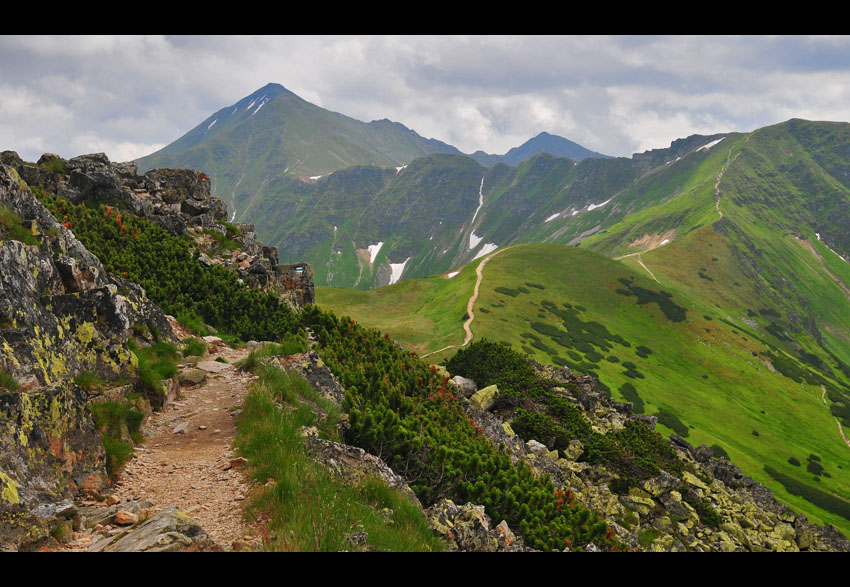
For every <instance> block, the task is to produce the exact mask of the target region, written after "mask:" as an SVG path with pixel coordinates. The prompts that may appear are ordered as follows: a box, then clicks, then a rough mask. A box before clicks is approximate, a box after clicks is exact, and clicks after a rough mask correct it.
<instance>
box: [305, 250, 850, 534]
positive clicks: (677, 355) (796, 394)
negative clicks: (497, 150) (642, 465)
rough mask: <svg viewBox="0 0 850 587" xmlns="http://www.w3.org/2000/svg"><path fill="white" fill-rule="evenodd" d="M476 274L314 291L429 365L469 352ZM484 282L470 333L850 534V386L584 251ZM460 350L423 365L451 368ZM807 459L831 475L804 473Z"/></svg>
mask: <svg viewBox="0 0 850 587" xmlns="http://www.w3.org/2000/svg"><path fill="white" fill-rule="evenodd" d="M714 238H715V239H716V240H715V241H713V242H708V243H706V248H707V249H709V250H710V251H711V250H715V249H719V246H720V243H721V241H722V240H723V237H722V236H721V235H718V234H717V233H715V237H714ZM708 245H711V246H708ZM659 250H661V249H659ZM668 250H671V251H672V250H673V249H672V246H671V247H670V249H668ZM478 263H480V261H476V262H475V263H472V264H470V265H468V266H466V267H464V268H463V270H462V271H461V272H460V273H459V274H458V275H456V276H454V277H452V278H448V277H447V275H444V276H434V277H430V278H426V279H421V280H420V279H414V280H408V281H405V282H402V283H399V284H397V285H393V286H389V287H385V288H378V289H376V290H372V291H368V292H363V291H356V290H350V289H349V290H345V289H335V288H317V303H318V304H320V305H321V306H322V307H327V308H330V309H332V310H334V311H335V312H338V313H343V314H350V315H351V316H352V317H354V318H355V319H356V320H358V321H359V322H361V323H362V324H364V325H369V326H376V327H378V328H379V329H381V330H385V331H387V332H389V333H390V335H391V336H393V337H394V338H396V339H397V340H399V341H400V342H401V343H402V344H405V345H406V346H408V347H409V348H411V349H413V350H416V351H417V352H419V353H420V354H427V353H429V352H433V351H439V350H440V349H442V348H443V347H445V346H447V345H452V344H454V345H459V344H461V343H462V342H463V330H462V323H463V321H464V318H465V316H464V314H465V312H466V300H467V299H468V298H469V296H470V295H471V294H472V290H473V287H474V283H475V266H476V265H477V264H478ZM483 273H484V277H483V280H482V284H481V287H480V294H479V297H478V299H477V301H476V303H475V305H474V315H475V319H474V321H473V323H472V331H473V333H474V335H475V337H476V338H488V339H490V340H494V341H499V342H503V343H505V344H510V345H511V346H513V347H514V348H517V349H521V350H523V351H524V352H526V353H528V354H529V355H531V356H533V357H534V358H536V359H537V360H539V361H541V362H544V363H548V364H555V365H568V366H570V367H571V368H572V369H573V370H575V371H577V372H579V373H584V374H591V375H594V376H596V377H598V379H599V380H600V382H601V383H602V384H603V387H604V388H607V389H608V392H609V393H610V394H612V396H613V397H615V398H617V399H620V400H626V401H631V402H633V403H634V404H635V409H636V411H639V412H644V413H647V414H653V415H656V416H658V418H659V425H658V426H659V430H661V431H663V432H665V434H666V433H671V432H676V433H678V434H680V435H683V436H687V439H688V440H689V441H690V442H691V443H692V444H694V445H696V444H707V445H709V446H715V447H717V448H716V450H718V451H724V452H725V453H727V454H728V455H729V456H730V458H731V459H732V461H733V462H735V463H736V464H737V465H738V466H740V467H741V468H742V469H743V470H744V471H745V472H746V473H747V474H748V475H750V476H752V477H753V478H754V479H755V480H757V481H759V482H761V483H764V484H765V485H767V486H769V487H770V488H771V489H773V490H774V491H775V492H776V494H777V497H779V498H780V499H781V500H783V501H785V502H787V503H789V504H790V505H791V506H792V507H794V508H796V509H798V510H800V511H803V512H805V513H806V514H807V515H808V516H809V517H810V518H811V519H813V520H818V521H820V522H825V523H830V524H834V525H836V526H837V527H839V528H840V529H842V531H844V532H845V533H846V532H848V531H850V520H848V519H847V518H846V517H845V516H846V515H847V510H846V509H843V508H845V507H846V505H847V504H850V501H848V500H850V470H845V468H844V465H843V463H845V462H847V451H848V447H847V445H845V443H844V441H843V440H842V438H841V436H840V433H839V428H838V425H837V422H836V420H835V419H834V418H833V414H832V412H831V410H830V406H829V405H826V404H832V403H833V402H832V400H831V398H830V396H826V398H825V400H824V399H822V394H823V392H822V389H821V385H828V386H830V388H831V389H833V390H835V392H836V393H838V394H844V393H846V392H847V390H848V389H850V387H848V378H847V377H846V375H844V374H843V373H841V372H840V371H838V370H832V372H831V373H830V374H826V373H825V372H823V371H820V370H818V369H816V368H815V367H814V366H812V365H810V364H806V363H805V362H804V361H803V360H802V359H801V358H800V357H799V356H798V355H795V354H794V353H792V352H788V351H786V350H785V348H784V347H783V346H782V345H779V344H777V341H775V340H773V339H772V338H771V337H770V336H769V335H765V333H764V331H763V330H760V331H756V330H755V329H754V328H750V327H748V326H747V325H746V324H743V323H741V322H740V321H738V320H736V319H735V318H734V317H732V316H730V315H729V312H728V309H725V308H718V307H717V306H716V305H715V303H713V302H712V301H711V300H709V301H704V300H703V299H701V296H694V295H693V294H692V293H691V290H689V289H688V288H684V287H679V286H678V285H677V284H676V283H674V282H670V283H663V284H659V283H657V282H656V281H654V280H653V279H652V278H651V277H650V276H649V275H648V274H647V273H646V271H645V270H644V269H643V268H642V267H640V266H639V265H636V264H632V263H631V262H629V261H628V260H624V261H614V260H611V259H608V258H605V257H603V256H600V255H598V254H595V253H592V252H589V251H584V250H582V249H580V248H575V247H563V246H553V245H523V246H516V247H511V248H508V249H506V250H504V251H503V252H501V253H499V254H497V255H495V256H494V257H492V259H491V260H490V261H489V262H488V264H487V266H486V268H485V269H484V271H483ZM698 279H699V278H698ZM769 317H770V316H767V318H769ZM764 318H766V317H765V316H762V315H758V317H757V318H754V319H753V320H754V321H755V322H760V321H762V320H763V319H764ZM429 332H432V333H434V336H433V337H432V338H429ZM454 352H455V349H447V350H443V351H442V352H436V353H434V354H431V355H429V356H428V357H427V360H429V361H435V362H443V361H445V360H447V359H448V358H449V357H451V356H452V355H453V353H454ZM833 405H835V404H833ZM811 455H814V457H811ZM814 458H819V459H820V460H819V461H814V460H813V459H814ZM807 461H808V462H817V463H819V464H820V465H821V466H823V470H821V471H819V474H817V475H816V474H814V473H812V472H811V471H812V470H815V471H817V469H816V468H815V466H810V468H809V470H808V471H807V470H806V463H807ZM793 463H797V465H795V464H793ZM766 467H767V468H768V469H769V470H771V471H775V472H776V473H775V474H778V475H780V476H782V475H784V476H786V477H781V478H782V479H784V480H785V481H786V482H787V480H788V479H789V478H790V479H794V480H795V481H796V482H797V483H798V484H800V486H801V487H804V488H805V493H806V496H805V497H803V496H800V495H795V494H793V493H791V492H790V491H788V490H787V489H786V488H785V487H784V486H783V484H782V483H780V482H779V481H777V479H776V478H774V477H772V476H771V475H770V474H768V472H767V470H768V469H766ZM824 472H825V473H826V475H824ZM777 478H780V477H777ZM792 489H793V490H794V491H796V492H797V493H799V492H800V490H799V489H796V488H793V487H792ZM830 498H831V499H832V500H834V501H833V502H830ZM816 504H817V505H816ZM836 504H837V505H836ZM824 506H826V507H824Z"/></svg>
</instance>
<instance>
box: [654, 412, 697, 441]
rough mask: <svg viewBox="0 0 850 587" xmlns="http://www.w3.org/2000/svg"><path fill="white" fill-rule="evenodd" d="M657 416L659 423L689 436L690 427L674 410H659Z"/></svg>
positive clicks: (684, 435) (683, 435)
mask: <svg viewBox="0 0 850 587" xmlns="http://www.w3.org/2000/svg"><path fill="white" fill-rule="evenodd" d="M655 416H656V417H657V418H658V423H659V424H663V425H664V426H667V428H670V429H671V430H672V431H673V432H675V433H676V434H678V435H679V436H681V437H683V438H684V437H687V436H688V434H689V432H688V427H687V426H686V425H685V424H684V423H683V422H682V421H681V420H680V419H679V417H678V416H677V415H676V414H674V413H673V412H669V411H667V410H659V411H658V413H657V414H655Z"/></svg>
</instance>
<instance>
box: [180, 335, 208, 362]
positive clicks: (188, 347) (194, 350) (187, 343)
mask: <svg viewBox="0 0 850 587" xmlns="http://www.w3.org/2000/svg"><path fill="white" fill-rule="evenodd" d="M206 352H207V343H205V342H204V341H203V340H201V339H200V338H194V337H192V338H187V339H186V340H184V341H183V351H182V353H183V356H184V357H203V356H204V354H205V353H206Z"/></svg>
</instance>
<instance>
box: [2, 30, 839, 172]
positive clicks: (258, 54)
mask: <svg viewBox="0 0 850 587" xmlns="http://www.w3.org/2000/svg"><path fill="white" fill-rule="evenodd" d="M270 82H276V83H279V84H281V85H283V86H284V87H286V88H287V89H289V90H291V91H293V92H295V93H296V94H298V95H299V96H301V97H302V98H304V99H305V100H308V101H310V102H313V103H314V104H317V105H319V106H322V107H324V108H327V109H329V110H333V111H335V112H340V113H342V114H345V115H347V116H351V117H353V118H357V119H359V120H363V121H367V122H368V121H370V120H375V119H380V118H389V119H390V120H394V121H397V122H401V123H402V124H404V125H405V126H407V127H408V128H411V129H413V130H415V131H416V132H418V133H419V134H420V135H422V136H424V137H426V138H436V139H440V140H441V141H444V142H447V143H449V144H452V145H454V146H456V147H457V148H459V149H460V150H461V151H464V152H467V153H471V152H473V151H476V150H478V149H481V150H483V151H486V152H488V153H496V154H502V153H505V152H506V151H507V150H508V149H510V148H511V147H514V146H518V145H520V144H521V143H523V142H524V141H526V140H528V139H529V138H531V137H533V136H535V135H537V134H538V133H540V132H542V131H547V132H549V133H552V134H557V135H561V136H563V137H566V138H568V139H570V140H573V141H575V142H577V143H579V144H581V145H583V146H585V147H587V148H589V149H592V150H594V151H599V152H602V153H605V154H609V155H614V156H631V155H632V154H633V153H635V152H640V151H644V150H647V149H653V148H661V147H667V146H669V145H670V142H671V141H673V140H675V139H677V138H681V137H686V136H688V135H691V134H694V133H698V134H713V133H718V132H727V131H751V130H754V129H756V128H759V127H761V126H766V125H770V124H775V123H778V122H782V121H785V120H788V119H789V118H805V119H809V120H834V121H850V37H814V38H810V37H753V36H745V37H710V36H682V37H647V36H638V37H603V36H590V37H579V36H565V37H548V36H532V37H480V36H470V37H442V36H425V37H408V36H403V37H377V36H366V37H338V36H334V37H316V36H308V37H300V36H288V37H269V36H259V37H230V36H227V37H204V36H189V37H164V36H149V37H144V36H139V37H136V36H133V37H131V36H116V37H110V36H98V37H56V36H50V37H39V36H25V37H15V36H0V150H7V149H9V150H14V151H17V152H18V153H19V154H20V155H21V156H22V157H23V158H24V159H26V160H31V161H35V160H36V159H38V157H39V156H40V155H41V154H42V153H44V152H53V153H58V154H59V155H61V156H62V157H65V158H70V157H74V156H77V155H81V154H84V153H93V152H105V153H106V154H107V155H108V156H109V158H110V159H111V160H113V161H125V160H129V159H134V158H136V157H140V156H143V155H147V154H149V153H151V152H153V151H155V150H157V149H159V148H161V147H164V146H165V145H167V144H169V143H171V142H172V141H174V140H176V139H177V138H179V137H180V136H182V135H183V134H185V133H186V132H188V131H189V130H191V129H192V128H194V127H195V126H197V125H198V124H199V123H200V122H201V121H203V120H204V119H205V118H207V117H208V116H209V115H211V114H212V113H214V112H215V111H217V110H219V109H221V108H224V107H226V106H228V105H230V104H233V103H235V102H237V101H238V100H240V99H241V98H243V97H245V96H247V95H248V94H250V93H252V92H253V91H255V90H257V89H258V88H260V87H262V86H264V85H266V84H267V83H270Z"/></svg>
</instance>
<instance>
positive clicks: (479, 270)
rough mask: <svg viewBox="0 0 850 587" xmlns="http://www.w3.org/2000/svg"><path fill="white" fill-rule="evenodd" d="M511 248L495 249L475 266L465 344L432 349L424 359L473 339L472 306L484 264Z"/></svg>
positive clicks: (473, 316) (468, 307)
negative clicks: (473, 286)
mask: <svg viewBox="0 0 850 587" xmlns="http://www.w3.org/2000/svg"><path fill="white" fill-rule="evenodd" d="M509 248H511V247H505V248H504V249H499V250H498V251H494V252H492V253H490V254H489V255H487V256H486V257H484V259H483V260H482V261H481V263H479V264H478V267H476V268H475V275H476V279H475V288H474V289H473V290H472V295H471V296H469V300H468V301H467V302H466V314H467V316H468V318H467V319H466V322H464V323H463V331H464V333H465V336H464V339H463V344H451V345H449V346H447V347H443V348H441V349H440V350H437V351H431V352H430V353H425V354H424V355H422V358H423V359H424V358H425V357H427V356H428V355H435V354H437V353H441V352H443V351H446V350H449V349H453V348H457V347H464V346H466V345H468V344H469V343H470V342H471V341H472V328H471V326H472V321H473V320H475V312H473V310H472V308H473V306H474V305H475V301H476V300H477V299H478V290H479V288H480V287H481V281H482V280H483V279H484V266H485V265H487V263H488V262H489V261H490V259H492V258H493V257H495V256H496V255H498V254H499V253H501V252H503V251H507V250H508V249H509Z"/></svg>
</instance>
